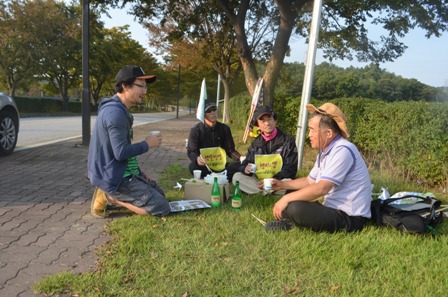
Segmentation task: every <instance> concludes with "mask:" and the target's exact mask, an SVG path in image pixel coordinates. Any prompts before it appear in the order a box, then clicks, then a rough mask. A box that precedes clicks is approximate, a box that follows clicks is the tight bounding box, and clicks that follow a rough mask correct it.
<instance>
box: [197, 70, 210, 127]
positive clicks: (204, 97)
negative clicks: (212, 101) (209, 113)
mask: <svg viewBox="0 0 448 297" xmlns="http://www.w3.org/2000/svg"><path fill="white" fill-rule="evenodd" d="M205 100H207V88H206V87H205V78H204V79H203V80H202V85H201V94H200V95H199V103H198V109H197V110H196V118H197V119H198V120H200V121H201V122H203V121H204V110H205Z"/></svg>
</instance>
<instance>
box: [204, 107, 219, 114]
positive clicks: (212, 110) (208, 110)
mask: <svg viewBox="0 0 448 297" xmlns="http://www.w3.org/2000/svg"><path fill="white" fill-rule="evenodd" d="M216 110H217V109H216V107H210V108H209V109H207V110H206V111H205V113H211V112H214V111H216Z"/></svg>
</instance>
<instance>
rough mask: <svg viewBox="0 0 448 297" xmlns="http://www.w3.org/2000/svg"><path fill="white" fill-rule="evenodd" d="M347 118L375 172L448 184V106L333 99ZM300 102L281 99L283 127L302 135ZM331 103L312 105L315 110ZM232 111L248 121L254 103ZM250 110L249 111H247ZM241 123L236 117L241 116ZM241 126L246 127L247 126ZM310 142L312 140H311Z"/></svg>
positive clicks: (234, 103)
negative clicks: (375, 169) (299, 121)
mask: <svg viewBox="0 0 448 297" xmlns="http://www.w3.org/2000/svg"><path fill="white" fill-rule="evenodd" d="M330 101H331V102H333V103H334V104H336V105H337V106H339V108H341V110H342V111H343V112H344V113H345V115H346V116H347V127H348V130H349V132H350V134H351V137H350V140H351V141H352V142H353V143H355V144H356V145H357V147H358V148H359V150H360V151H361V152H362V154H363V156H364V157H365V159H366V161H367V163H368V165H369V167H371V168H377V169H379V170H387V171H391V172H393V173H394V174H396V175H399V176H402V177H405V178H407V179H409V180H413V181H416V182H418V183H424V184H428V185H443V184H444V183H446V182H447V180H448V167H447V164H448V146H447V144H448V133H447V132H448V105H447V104H444V103H426V102H392V103H386V102H383V101H380V100H372V99H366V98H341V99H336V100H330ZM300 102H301V101H300V98H293V97H288V96H277V98H276V101H275V106H274V110H275V112H276V113H277V116H278V119H277V122H278V126H279V127H280V128H281V129H282V130H283V131H285V132H286V133H289V134H290V135H296V133H297V123H298V115H299V112H300ZM325 102H326V101H318V100H312V102H311V103H313V104H314V105H315V106H320V105H321V104H323V103H325ZM230 106H231V112H232V114H233V113H235V114H237V115H238V117H240V116H244V117H243V119H244V121H247V117H248V115H244V114H246V113H247V114H248V111H249V106H250V98H249V97H248V96H246V97H235V98H232V100H231V105H230ZM244 106H247V108H242V107H244ZM235 118H236V117H235ZM236 124H237V125H243V127H245V125H246V122H244V123H243V122H241V123H240V122H238V123H236ZM307 141H308V140H307Z"/></svg>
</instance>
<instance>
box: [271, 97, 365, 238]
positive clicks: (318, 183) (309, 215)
mask: <svg viewBox="0 0 448 297" xmlns="http://www.w3.org/2000/svg"><path fill="white" fill-rule="evenodd" d="M307 109H308V111H309V112H310V113H311V117H310V119H309V121H308V126H309V138H310V142H311V147H312V148H315V149H318V150H319V153H318V156H317V160H316V162H315V164H314V167H313V169H311V171H310V173H309V175H308V177H302V178H298V179H295V180H291V181H278V180H274V181H273V183H272V188H273V189H274V190H278V189H284V190H294V192H291V193H289V194H287V195H285V196H283V197H282V198H281V199H280V200H279V201H277V203H275V205H274V209H273V214H274V217H275V218H276V219H277V220H278V221H274V222H268V223H267V224H266V230H268V231H276V230H289V229H290V228H291V227H292V226H293V225H295V226H297V227H304V228H309V229H311V230H313V231H327V232H336V231H340V230H345V231H346V232H353V231H359V230H361V229H362V228H363V227H364V223H365V221H366V220H367V219H368V218H370V216H371V214H370V202H371V199H372V196H371V193H372V187H371V182H370V177H369V173H368V171H367V167H366V164H365V162H364V160H363V158H362V157H361V154H360V153H359V151H358V149H357V148H356V147H355V145H354V144H352V143H351V142H349V141H348V140H347V138H348V137H349V133H348V131H347V127H346V119H345V115H344V114H343V113H342V111H341V110H340V109H339V108H338V107H337V106H335V105H334V104H332V103H325V104H323V105H322V106H321V107H319V108H316V107H314V106H313V105H312V104H308V105H307ZM321 196H323V197H324V200H323V203H322V204H320V203H318V202H315V201H314V200H316V199H318V198H320V197H321Z"/></svg>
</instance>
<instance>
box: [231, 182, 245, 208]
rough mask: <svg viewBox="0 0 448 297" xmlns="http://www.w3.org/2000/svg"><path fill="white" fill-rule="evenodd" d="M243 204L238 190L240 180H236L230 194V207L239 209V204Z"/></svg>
mask: <svg viewBox="0 0 448 297" xmlns="http://www.w3.org/2000/svg"><path fill="white" fill-rule="evenodd" d="M242 205H243V195H242V194H241V190H240V182H239V181H236V183H235V190H234V191H233V196H232V209H234V210H241V206H242Z"/></svg>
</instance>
